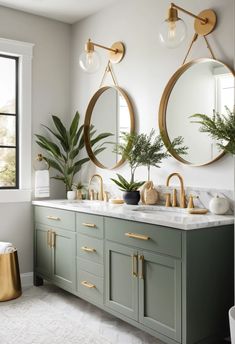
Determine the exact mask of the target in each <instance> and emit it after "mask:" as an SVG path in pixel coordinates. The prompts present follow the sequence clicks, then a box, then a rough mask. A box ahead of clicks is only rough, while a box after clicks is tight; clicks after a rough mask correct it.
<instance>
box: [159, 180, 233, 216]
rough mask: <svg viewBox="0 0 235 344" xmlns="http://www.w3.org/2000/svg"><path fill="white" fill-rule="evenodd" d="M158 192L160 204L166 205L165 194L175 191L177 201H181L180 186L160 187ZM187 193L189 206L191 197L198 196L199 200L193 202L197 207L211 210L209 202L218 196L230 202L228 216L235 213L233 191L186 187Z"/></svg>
mask: <svg viewBox="0 0 235 344" xmlns="http://www.w3.org/2000/svg"><path fill="white" fill-rule="evenodd" d="M156 188H157V190H158V191H159V194H160V203H161V204H164V201H165V196H164V195H165V194H166V193H167V192H172V190H173V189H176V190H177V200H179V199H180V197H179V196H180V187H179V186H169V187H168V186H165V185H159V186H156ZM185 193H186V202H187V204H188V200H189V196H190V195H194V196H198V198H194V199H193V202H194V205H195V207H198V208H206V209H209V202H210V200H211V199H212V197H214V196H216V195H218V196H219V197H225V198H227V199H228V200H229V204H230V209H229V210H228V212H227V213H226V214H233V213H234V193H233V191H232V190H220V189H205V188H199V187H190V186H187V187H185Z"/></svg>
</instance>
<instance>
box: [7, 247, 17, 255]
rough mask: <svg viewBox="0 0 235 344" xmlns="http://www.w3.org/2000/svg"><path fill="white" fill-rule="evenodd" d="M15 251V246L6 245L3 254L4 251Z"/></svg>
mask: <svg viewBox="0 0 235 344" xmlns="http://www.w3.org/2000/svg"><path fill="white" fill-rule="evenodd" d="M15 251H16V248H15V247H13V246H11V247H6V248H5V252H4V254H6V253H12V252H15Z"/></svg>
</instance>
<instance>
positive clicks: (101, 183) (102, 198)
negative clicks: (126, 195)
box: [88, 174, 104, 201]
mask: <svg viewBox="0 0 235 344" xmlns="http://www.w3.org/2000/svg"><path fill="white" fill-rule="evenodd" d="M94 177H97V178H99V180H100V191H99V192H98V200H99V201H103V200H104V186H103V179H102V177H101V176H100V175H99V174H93V176H92V177H91V179H90V181H89V186H88V189H90V184H91V182H92V179H93V178H94Z"/></svg>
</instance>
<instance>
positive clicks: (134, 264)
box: [131, 254, 138, 277]
mask: <svg viewBox="0 0 235 344" xmlns="http://www.w3.org/2000/svg"><path fill="white" fill-rule="evenodd" d="M131 261H132V276H134V277H137V274H138V273H137V263H138V256H137V255H136V254H133V255H132V256H131Z"/></svg>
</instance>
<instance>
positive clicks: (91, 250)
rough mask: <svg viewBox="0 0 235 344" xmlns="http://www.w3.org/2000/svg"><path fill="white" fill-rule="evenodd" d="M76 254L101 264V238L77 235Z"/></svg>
mask: <svg viewBox="0 0 235 344" xmlns="http://www.w3.org/2000/svg"><path fill="white" fill-rule="evenodd" d="M77 255H78V256H79V257H81V258H85V259H88V260H90V261H92V262H96V263H101V264H103V240H100V239H97V238H91V237H89V236H87V235H83V234H80V233H79V234H78V235H77Z"/></svg>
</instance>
